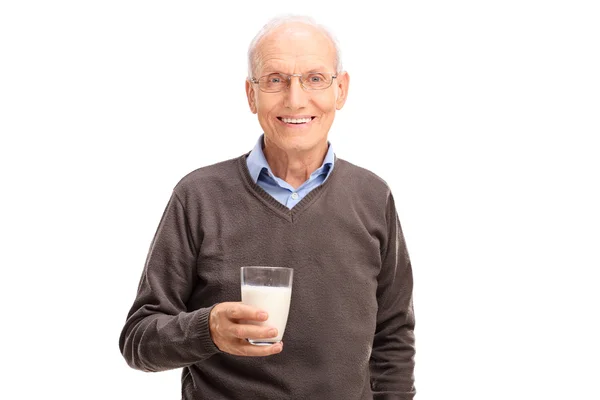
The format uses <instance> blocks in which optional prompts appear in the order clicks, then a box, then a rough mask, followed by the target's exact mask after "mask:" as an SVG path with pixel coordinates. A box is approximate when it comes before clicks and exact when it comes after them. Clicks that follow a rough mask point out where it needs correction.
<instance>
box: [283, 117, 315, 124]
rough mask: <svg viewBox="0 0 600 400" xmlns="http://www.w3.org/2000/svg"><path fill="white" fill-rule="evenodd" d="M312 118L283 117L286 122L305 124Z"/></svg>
mask: <svg viewBox="0 0 600 400" xmlns="http://www.w3.org/2000/svg"><path fill="white" fill-rule="evenodd" d="M311 119H312V118H298V119H296V118H281V120H282V121H283V122H285V123H286V124H305V123H307V122H310V121H311Z"/></svg>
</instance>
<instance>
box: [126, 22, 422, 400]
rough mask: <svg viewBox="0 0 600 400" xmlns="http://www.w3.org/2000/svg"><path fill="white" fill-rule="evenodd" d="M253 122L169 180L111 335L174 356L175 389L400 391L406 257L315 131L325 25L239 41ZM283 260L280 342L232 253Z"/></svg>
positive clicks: (330, 48)
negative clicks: (248, 136)
mask: <svg viewBox="0 0 600 400" xmlns="http://www.w3.org/2000/svg"><path fill="white" fill-rule="evenodd" d="M248 55H249V78H248V80H247V82H246V94H247V97H248V104H249V106H250V110H251V111H252V112H253V113H254V114H257V116H258V121H259V123H260V126H261V127H262V129H263V131H264V135H262V136H261V137H260V138H259V140H258V142H257V144H256V146H255V147H254V149H253V150H252V151H251V152H250V153H248V154H245V155H243V156H241V157H238V158H235V159H232V160H228V161H224V162H221V163H219V164H216V165H211V166H208V167H204V168H200V169H198V170H196V171H193V172H192V173H190V174H188V175H187V176H186V177H184V178H183V179H182V180H181V181H180V182H179V183H178V184H177V185H176V187H175V188H174V190H173V193H172V196H171V199H170V201H169V203H168V205H167V207H166V210H165V212H164V215H163V217H162V219H161V221H160V224H159V227H158V230H157V232H156V235H155V237H154V240H153V242H152V246H151V248H150V251H149V254H148V258H147V261H146V265H145V268H144V271H143V275H142V278H141V281H140V284H139V288H138V294H137V297H136V299H135V302H134V304H133V307H132V308H131V310H130V312H129V315H128V318H127V321H126V324H125V327H124V328H123V331H122V334H121V337H120V348H121V352H122V354H123V356H124V357H125V359H126V360H127V362H128V364H129V365H130V366H131V367H133V368H137V369H140V370H143V371H162V370H168V369H172V368H183V375H182V396H183V399H211V400H212V399H240V400H241V399H243V400H248V399H311V400H314V399H327V400H332V399H340V400H349V399H361V400H363V399H364V400H366V399H412V398H413V396H414V394H415V389H414V385H413V368H414V333H413V329H414V315H413V306H412V272H411V264H410V261H409V257H408V253H407V250H406V246H405V242H404V238H403V234H402V231H401V228H400V223H399V220H398V216H397V213H396V209H395V205H394V199H393V197H392V194H391V193H390V190H389V188H388V186H387V185H386V184H385V182H384V181H383V180H381V179H380V178H378V177H377V176H376V175H374V174H373V173H371V172H369V171H367V170H365V169H362V168H359V167H357V166H354V165H352V164H350V163H349V162H347V161H344V160H342V159H340V158H337V157H336V156H335V155H334V153H333V148H332V146H331V145H330V144H329V142H328V140H327V134H328V132H329V129H330V127H331V124H332V123H333V119H334V117H335V113H336V110H340V109H341V108H342V107H343V106H344V103H345V101H346V97H347V95H348V86H349V76H348V73H346V72H343V70H342V67H341V59H340V52H339V48H338V46H337V43H336V41H335V40H334V39H333V37H332V36H331V34H330V33H329V32H328V31H327V30H326V29H325V28H323V27H321V26H320V25H317V24H316V23H314V22H313V21H312V20H311V19H309V18H304V17H295V18H280V19H275V20H273V21H271V22H270V23H269V24H267V25H266V26H265V28H264V29H263V30H262V31H261V32H260V33H259V34H258V35H257V37H256V38H255V39H254V40H253V42H252V43H251V45H250V50H249V54H248ZM249 265H269V266H283V267H291V268H294V282H293V290H292V300H291V306H290V311H289V318H288V322H287V327H286V329H285V335H284V339H283V342H285V346H284V344H283V342H279V343H277V344H273V345H269V346H255V345H253V344H250V343H249V342H248V341H247V340H246V338H273V337H275V336H276V335H277V331H276V329H274V328H272V327H269V326H258V325H255V324H252V322H253V321H265V320H267V318H268V316H267V315H266V313H265V312H264V310H260V309H256V308H253V307H250V306H247V305H243V304H241V302H239V299H240V267H241V266H249Z"/></svg>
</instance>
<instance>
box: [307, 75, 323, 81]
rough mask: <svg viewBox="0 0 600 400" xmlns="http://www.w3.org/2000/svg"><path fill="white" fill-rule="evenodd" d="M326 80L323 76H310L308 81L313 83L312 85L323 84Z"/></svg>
mask: <svg viewBox="0 0 600 400" xmlns="http://www.w3.org/2000/svg"><path fill="white" fill-rule="evenodd" d="M324 80H325V78H323V75H321V74H310V75H309V76H308V81H309V82H312V83H321V82H323V81H324Z"/></svg>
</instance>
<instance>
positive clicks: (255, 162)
mask: <svg viewBox="0 0 600 400" xmlns="http://www.w3.org/2000/svg"><path fill="white" fill-rule="evenodd" d="M263 138H264V134H263V135H260V137H259V138H258V141H257V142H256V145H255V146H254V148H253V149H252V151H251V152H250V154H249V155H248V158H247V159H246V162H247V164H248V171H249V172H250V176H251V177H252V180H253V181H254V183H257V182H258V177H259V176H260V173H261V172H262V171H263V170H264V169H266V170H267V171H268V172H269V173H270V174H271V175H273V171H271V168H270V167H269V163H268V162H267V159H266V158H265V153H264V152H263V149H262V147H263ZM327 143H328V144H329V148H328V149H327V154H325V159H324V160H323V164H322V165H321V167H320V168H319V169H318V170H317V171H327V175H328V176H329V173H331V171H332V170H333V164H334V162H335V153H334V152H333V146H332V145H331V143H329V142H327ZM325 167H327V168H325ZM317 171H315V172H317Z"/></svg>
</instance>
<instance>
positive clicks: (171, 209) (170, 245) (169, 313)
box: [119, 192, 219, 372]
mask: <svg viewBox="0 0 600 400" xmlns="http://www.w3.org/2000/svg"><path fill="white" fill-rule="evenodd" d="M196 245H197V244H195V243H194V241H193V237H192V235H191V232H190V226H189V221H188V220H187V218H186V214H185V210H184V208H183V205H182V204H181V201H180V200H179V198H178V197H177V194H176V193H175V192H173V194H172V195H171V199H170V200H169V203H168V205H167V207H166V209H165V211H164V213H163V216H162V219H161V221H160V224H159V226H158V229H157V231H156V234H155V236H154V239H153V241H152V245H151V247H150V251H149V253H148V257H147V259H146V265H145V267H144V272H143V274H142V277H141V280H140V283H139V287H138V292H137V296H136V298H135V301H134V303H133V306H132V307H131V310H130V311H129V314H128V316H127V321H126V323H125V326H124V328H123V330H122V332H121V337H120V340H119V347H120V349H121V353H122V354H123V357H125V360H127V363H128V364H129V365H130V366H131V367H132V368H135V369H140V370H143V371H153V372H155V371H162V370H168V369H174V368H180V367H184V366H187V365H191V364H193V363H196V362H198V361H201V360H203V359H206V358H208V357H210V356H211V355H213V354H215V353H217V352H218V351H219V350H218V349H217V347H216V346H215V345H214V343H213V341H212V339H211V336H210V331H209V325H208V318H209V314H210V311H211V308H201V309H199V310H195V311H192V312H188V310H187V308H186V302H187V300H188V298H189V296H190V294H191V293H192V290H193V288H194V285H195V283H196V273H195V268H196V257H197V249H196Z"/></svg>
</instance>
